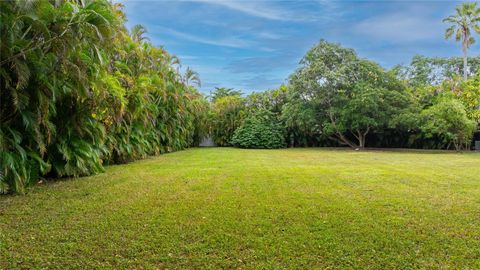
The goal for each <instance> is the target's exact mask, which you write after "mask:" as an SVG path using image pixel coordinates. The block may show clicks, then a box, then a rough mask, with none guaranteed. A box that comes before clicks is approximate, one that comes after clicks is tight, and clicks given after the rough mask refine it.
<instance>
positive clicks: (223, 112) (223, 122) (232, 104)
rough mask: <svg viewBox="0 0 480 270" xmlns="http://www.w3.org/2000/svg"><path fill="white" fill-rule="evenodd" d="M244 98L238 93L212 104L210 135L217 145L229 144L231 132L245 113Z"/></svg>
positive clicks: (238, 124) (239, 123)
mask: <svg viewBox="0 0 480 270" xmlns="http://www.w3.org/2000/svg"><path fill="white" fill-rule="evenodd" d="M244 110H245V100H244V99H243V98H242V97H241V96H238V95H234V96H225V97H221V98H219V99H217V100H216V101H215V102H214V103H213V104H212V115H211V125H212V127H211V128H212V136H213V140H214V142H215V144H217V145H218V146H228V145H230V140H231V139H232V136H233V133H234V132H235V130H236V129H237V128H238V127H239V126H240V125H241V123H242V121H243V118H244V115H245V112H244Z"/></svg>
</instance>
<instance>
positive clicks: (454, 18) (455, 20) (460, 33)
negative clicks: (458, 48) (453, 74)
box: [443, 3, 480, 79]
mask: <svg viewBox="0 0 480 270" xmlns="http://www.w3.org/2000/svg"><path fill="white" fill-rule="evenodd" d="M455 10H456V13H455V15H451V16H448V17H447V18H445V19H444V20H443V22H446V23H449V24H451V26H450V27H449V28H447V30H446V31H445V39H449V38H451V37H452V36H455V40H456V41H461V42H462V51H463V77H464V78H465V79H466V78H467V74H468V64H467V51H468V49H469V48H470V45H472V44H474V43H475V39H474V38H473V37H472V29H473V31H475V32H476V33H480V26H479V25H478V23H479V22H480V9H479V8H478V7H477V3H463V4H461V5H459V6H457V7H456V9H455Z"/></svg>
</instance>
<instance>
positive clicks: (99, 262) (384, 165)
mask: <svg viewBox="0 0 480 270" xmlns="http://www.w3.org/2000/svg"><path fill="white" fill-rule="evenodd" d="M15 268H25V269H30V268H34V269H36V268H54V269H72V268H76V269H94V268H97V269H99V268H100V269H126V268H128V269H166V268H168V269H221V268H223V269H225V268H241V269H259V268H263V269H279V268H291V269H312V268H317V269H318V268H320V269H325V268H329V269H348V268H351V269H418V268H425V269H479V268H480V154H474V153H471V154H465V153H464V154H459V153H442V152H383V151H366V152H356V151H350V150H334V149H285V150H241V149H232V148H208V149H190V150H186V151H181V152H176V153H172V154H167V155H163V156H159V157H155V158H150V159H147V160H143V161H139V162H135V163H131V164H127V165H119V166H110V167H108V168H107V172H106V173H104V174H100V175H96V176H92V177H85V178H79V179H71V180H66V181H57V182H50V183H48V184H43V185H39V186H38V187H36V188H35V189H34V190H33V191H31V192H30V193H29V194H28V195H26V196H3V197H0V269H15Z"/></svg>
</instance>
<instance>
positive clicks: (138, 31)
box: [130, 24, 149, 43]
mask: <svg viewBox="0 0 480 270" xmlns="http://www.w3.org/2000/svg"><path fill="white" fill-rule="evenodd" d="M146 33H147V28H145V26H143V25H141V24H136V25H134V26H133V27H132V31H131V33H130V36H131V38H132V40H133V41H134V42H137V43H143V42H144V41H146V40H149V38H148V37H146V36H145V34H146Z"/></svg>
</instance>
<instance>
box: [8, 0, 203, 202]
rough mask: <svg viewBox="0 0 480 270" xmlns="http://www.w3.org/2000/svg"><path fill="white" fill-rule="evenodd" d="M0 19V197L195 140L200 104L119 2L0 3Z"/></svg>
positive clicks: (171, 60) (173, 61)
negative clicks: (129, 21)
mask: <svg viewBox="0 0 480 270" xmlns="http://www.w3.org/2000/svg"><path fill="white" fill-rule="evenodd" d="M0 21H1V22H2V23H1V24H0V35H1V36H0V40H1V43H0V87H1V93H0V95H1V96H0V193H7V192H15V193H24V192H26V190H27V188H28V186H30V185H32V184H35V183H36V182H37V180H38V179H39V178H40V177H68V176H82V175H89V174H92V173H97V172H101V171H103V164H105V163H124V162H128V161H132V160H136V159H140V158H143V157H145V156H147V155H156V154H160V153H164V152H170V151H175V150H179V149H183V148H185V147H188V146H190V145H192V144H195V143H196V141H198V140H199V138H200V137H201V136H200V135H199V134H200V133H202V132H203V131H201V130H200V129H203V128H204V127H203V126H202V125H200V124H199V123H202V122H203V119H204V118H205V117H204V115H205V114H206V113H207V110H208V106H209V105H208V102H206V101H205V99H204V98H203V97H202V95H200V94H199V93H198V92H197V91H196V90H195V89H194V88H193V87H191V86H189V85H188V81H189V80H191V79H192V78H183V77H182V75H181V74H179V73H178V72H177V70H178V68H177V65H178V59H177V58H176V57H174V56H172V55H170V54H168V52H166V51H165V50H164V49H163V48H160V47H154V46H153V45H152V44H150V43H149V42H146V37H145V29H144V28H143V27H141V26H136V27H134V28H133V29H132V30H131V31H127V29H126V28H125V26H124V22H125V15H124V14H123V12H122V9H121V5H120V4H112V3H111V2H110V1H107V0H98V1H47V0H39V1H1V2H0ZM190 73H191V72H190ZM191 75H192V74H189V76H191Z"/></svg>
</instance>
